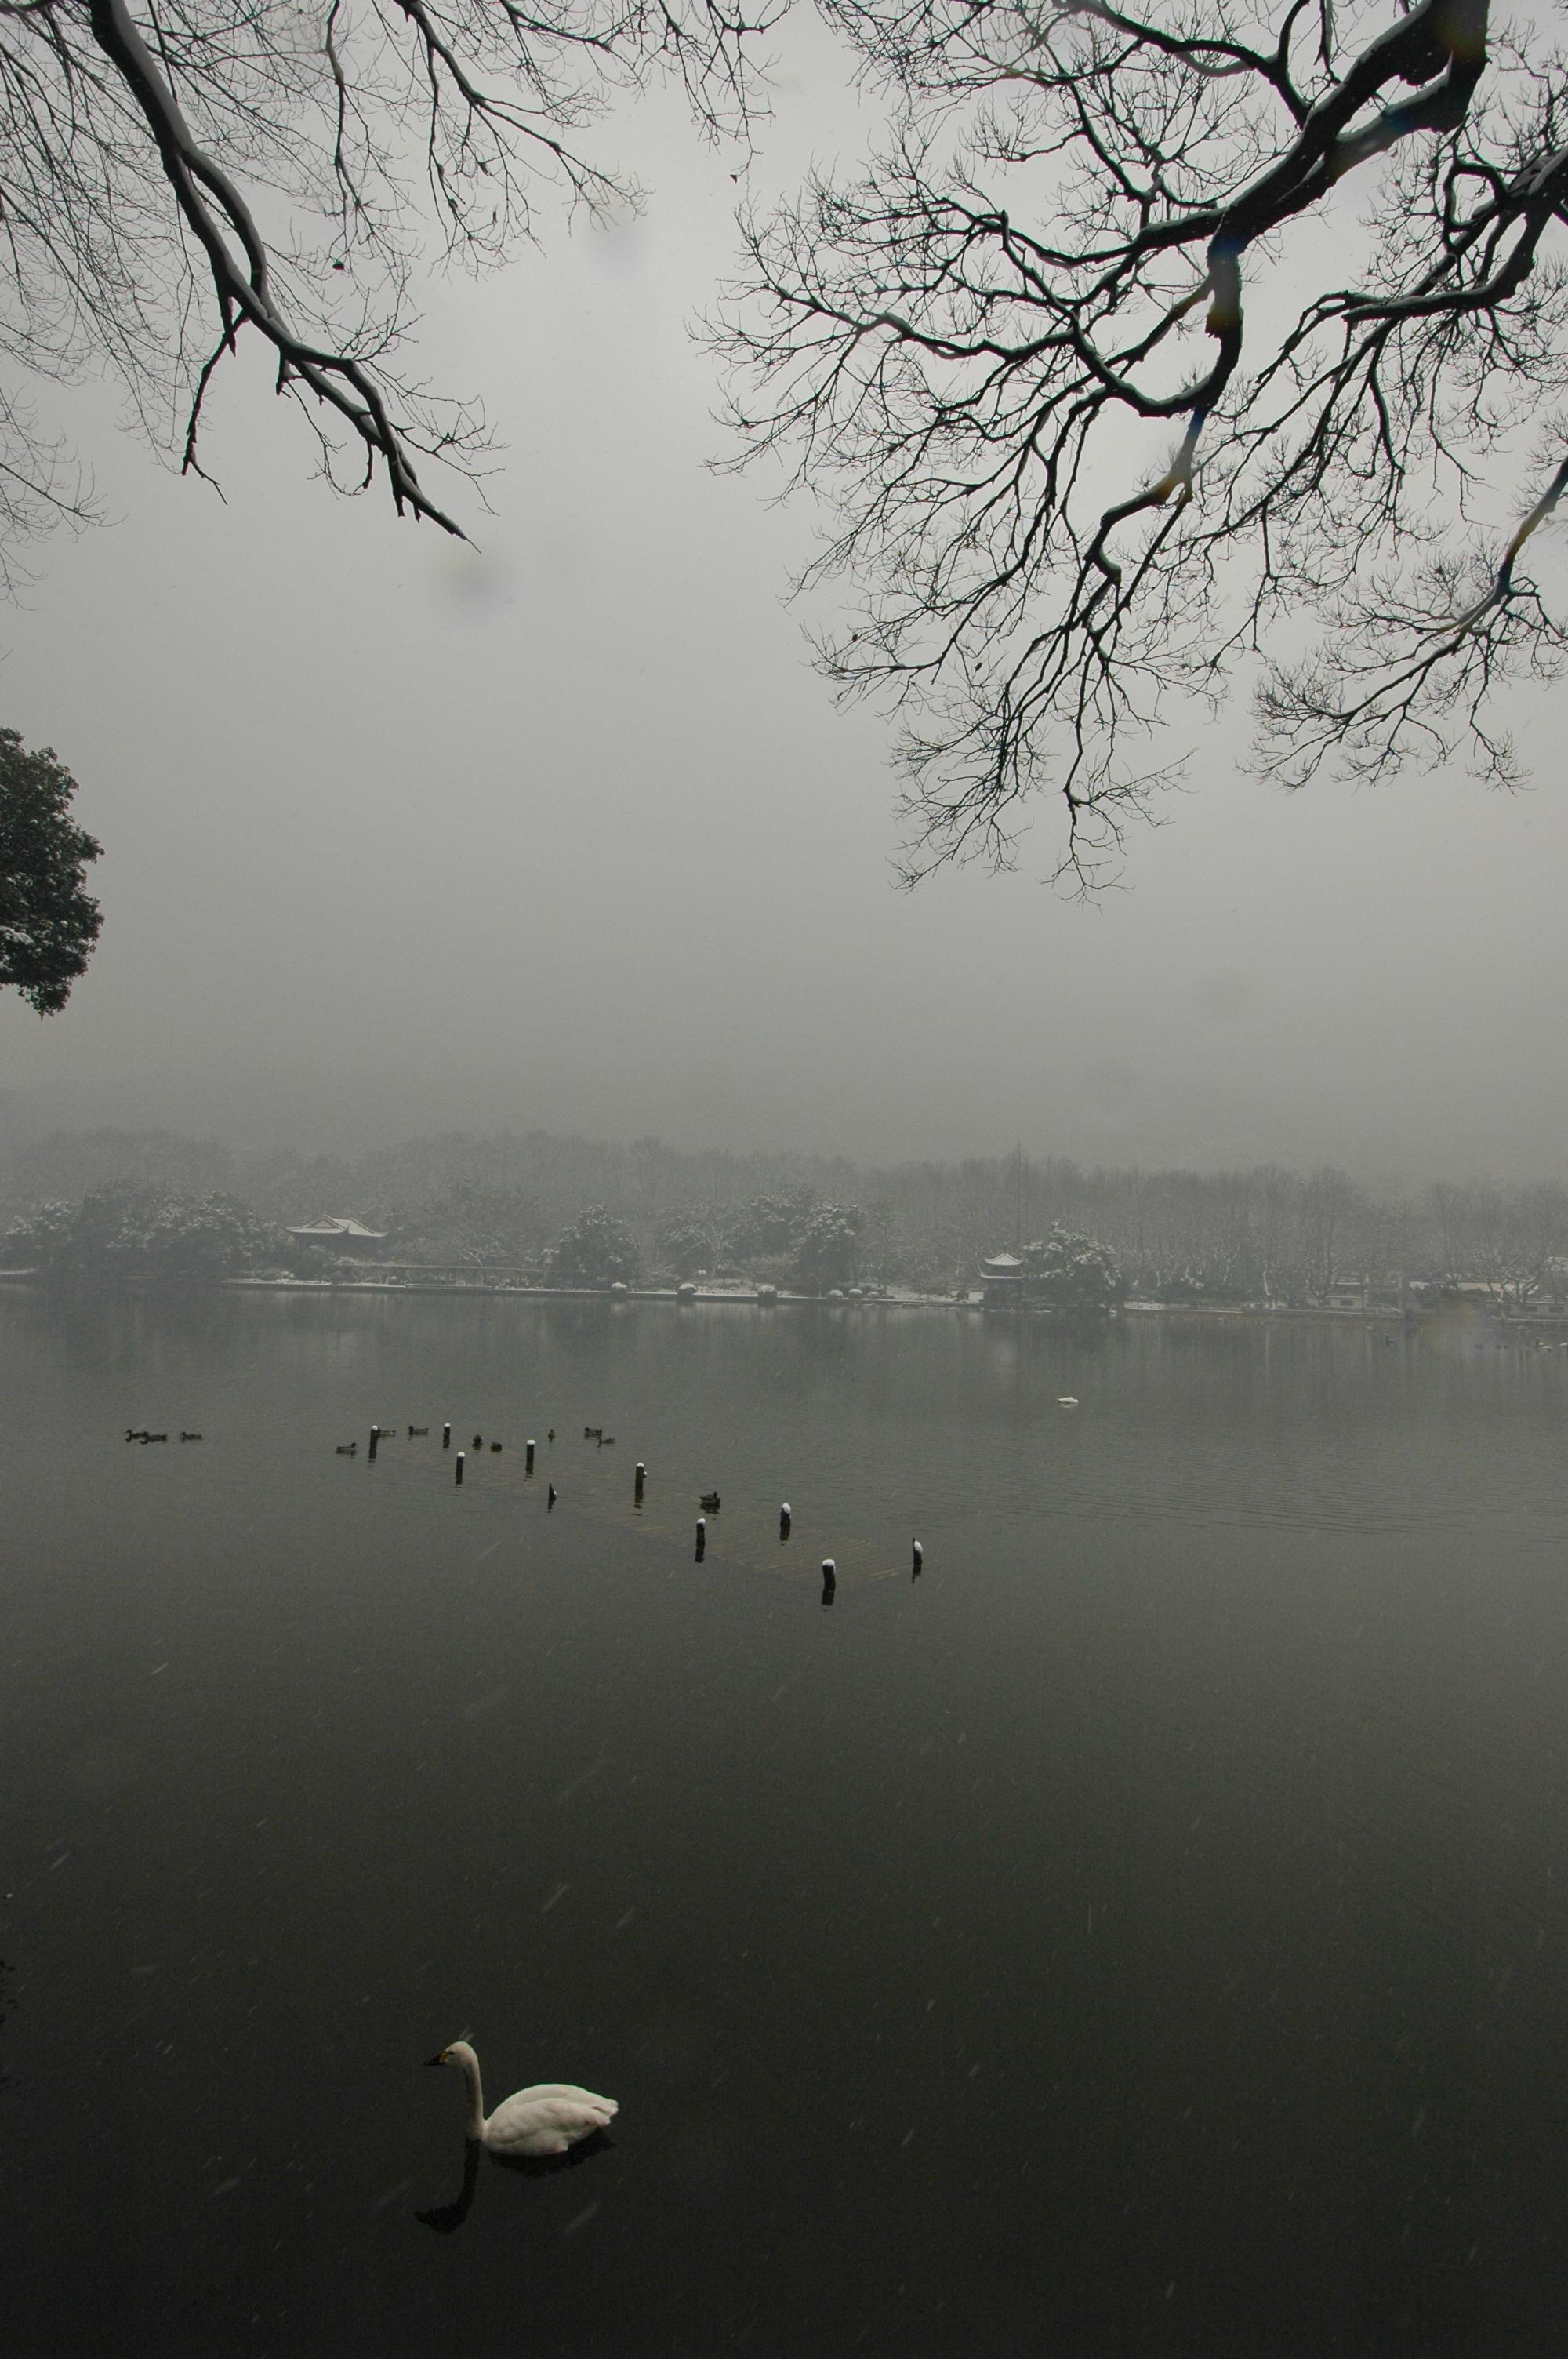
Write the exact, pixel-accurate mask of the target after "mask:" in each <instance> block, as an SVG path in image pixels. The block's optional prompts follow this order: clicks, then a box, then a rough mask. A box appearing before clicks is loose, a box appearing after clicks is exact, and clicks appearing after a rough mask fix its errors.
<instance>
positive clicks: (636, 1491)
mask: <svg viewBox="0 0 1568 2359" xmlns="http://www.w3.org/2000/svg"><path fill="white" fill-rule="evenodd" d="M647 1479H648V1470H647V1468H646V1467H645V1466H644V1465H643V1462H642V1460H641V1459H640V1458H639V1459H638V1461H637V1465H636V1471H635V1473H633V1478H632V1496H633V1501H634V1502H635V1503H636V1505H637V1506H639V1507H640V1506H642V1504H643V1484H644V1483H645V1482H646V1481H647Z"/></svg>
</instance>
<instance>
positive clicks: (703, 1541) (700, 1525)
mask: <svg viewBox="0 0 1568 2359" xmlns="http://www.w3.org/2000/svg"><path fill="white" fill-rule="evenodd" d="M707 1549H708V1517H706V1516H698V1517H697V1562H698V1564H700V1563H701V1562H702V1560H703V1557H704V1555H705V1554H706V1553H707Z"/></svg>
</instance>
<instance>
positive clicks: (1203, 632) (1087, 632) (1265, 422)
mask: <svg viewBox="0 0 1568 2359" xmlns="http://www.w3.org/2000/svg"><path fill="white" fill-rule="evenodd" d="M829 13H830V14H831V15H832V16H834V17H835V19H836V21H837V22H838V25H839V26H840V27H841V28H842V30H843V32H844V34H845V35H846V37H847V38H849V40H850V41H851V42H852V43H853V44H854V45H855V47H856V48H857V49H858V51H859V53H860V57H861V59H862V60H863V62H864V66H865V69H866V71H867V72H868V73H869V74H871V76H873V77H876V78H880V79H881V81H883V82H885V84H886V85H887V87H888V88H889V90H890V91H891V92H892V104H893V118H892V131H891V135H890V136H889V138H888V140H887V143H886V145H885V147H884V149H883V151H882V152H881V153H880V154H879V155H877V156H876V157H875V158H873V159H872V160H871V164H870V166H869V168H867V169H866V170H865V171H864V173H863V174H862V175H861V176H860V177H855V178H843V179H838V178H834V177H831V176H824V177H819V178H817V179H816V180H815V181H814V182H813V184H812V185H811V186H810V187H809V188H808V189H807V190H806V192H805V194H804V196H803V197H802V198H801V199H800V200H799V201H797V202H795V203H794V204H792V205H790V206H787V207H785V208H784V210H782V211H780V212H777V213H775V214H774V215H773V217H771V218H757V217H753V218H752V219H750V220H749V222H748V223H747V227H746V251H747V264H746V271H745V276H744V277H743V278H742V279H741V282H740V284H739V285H738V286H737V287H736V288H734V289H733V290H731V297H730V299H729V301H728V302H727V304H726V307H725V310H724V316H723V318H722V320H721V321H720V323H719V327H718V329H717V331H716V332H717V333H718V336H719V342H720V343H721V344H722V345H724V346H725V347H726V348H727V349H728V351H729V353H730V356H731V357H732V359H733V360H734V361H735V363H736V364H738V367H739V371H740V375H739V378H738V390H737V394H736V397H735V416H736V421H737V423H738V425H739V428H740V430H741V435H742V437H743V439H744V451H745V453H746V455H752V454H754V453H755V452H757V451H782V452H783V453H784V455H785V456H786V458H787V459H788V461H789V462H790V464H791V465H792V467H793V470H794V474H795V480H796V481H797V482H799V483H801V484H806V485H808V486H810V487H811V488H812V489H813V490H814V491H816V493H817V494H818V495H821V496H822V497H824V498H825V499H826V500H827V503H828V504H829V507H830V511H831V514H832V516H833V519H834V522H833V527H832V529H831V532H830V536H829V538H828V540H827V546H826V548H825V550H824V554H823V556H822V558H821V560H820V562H819V565H818V566H817V567H816V568H815V569H813V573H812V574H811V575H808V577H807V580H808V582H809V581H811V580H813V579H821V578H823V577H827V576H838V577H842V578H843V579H844V580H846V581H847V582H848V583H849V587H850V591H851V593H852V597H853V602H854V606H855V612H854V614H852V616H851V618H850V624H849V625H847V626H846V627H845V628H844V630H843V631H842V632H841V633H839V634H838V636H835V637H833V638H832V639H831V640H830V641H828V642H827V643H826V644H825V647H824V656H825V660H826V663H827V669H828V670H829V671H830V673H831V674H832V676H833V677H834V678H836V679H837V680H838V682H840V683H841V684H842V686H843V687H844V689H845V690H848V691H850V692H854V691H872V692H874V691H878V690H881V691H883V692H886V693H889V694H891V695H892V697H893V698H894V699H895V700H896V701H897V703H898V705H899V707H900V710H901V715H902V724H903V725H902V739H901V745H902V755H903V762H904V765H905V767H906V774H907V777H908V782H909V786H908V808H909V811H910V814H911V818H912V841H911V844H910V849H909V874H910V875H912V876H913V875H918V874H920V873H923V871H924V870H925V868H927V867H929V866H930V865H932V864H935V862H938V861H940V860H942V859H944V858H947V857H951V856H953V855H954V854H955V853H963V852H974V851H979V852H984V853H989V854H990V855H991V856H993V857H996V858H1000V859H1005V858H1007V857H1008V855H1009V853H1010V850H1011V838H1012V830H1013V825H1014V822H1015V819H1016V815H1017V812H1018V807H1019V805H1020V802H1021V800H1022V799H1023V798H1025V797H1027V796H1028V795H1029V794H1030V793H1031V792H1032V791H1033V790H1035V789H1037V788H1041V787H1048V788H1054V789H1055V790H1056V791H1058V792H1059V793H1060V794H1061V796H1062V797H1063V798H1064V799H1065V804H1066V809H1067V813H1068V821H1069V830H1068V842H1067V851H1066V857H1065V866H1066V867H1067V868H1068V869H1069V870H1070V871H1072V872H1076V875H1077V876H1078V877H1079V878H1080V879H1081V880H1083V881H1085V882H1092V881H1093V878H1094V876H1095V875H1097V874H1098V873H1100V870H1101V866H1102V864H1103V863H1104V862H1106V861H1107V860H1108V859H1110V858H1112V857H1113V856H1114V853H1115V852H1116V849H1117V846H1118V845H1119V841H1120V834H1121V829H1122V825H1123V823H1124V821H1125V820H1126V818H1127V816H1128V815H1129V813H1130V812H1131V811H1134V810H1139V809H1140V808H1141V807H1142V806H1143V804H1144V803H1145V801H1146V799H1147V797H1148V796H1149V794H1150V792H1151V790H1152V788H1153V787H1154V786H1155V785H1156V784H1158V783H1160V782H1161V781H1162V779H1163V778H1164V777H1168V776H1169V775H1171V773H1170V771H1169V770H1168V769H1166V768H1164V767H1162V766H1161V762H1160V756H1161V752H1162V748H1161V747H1160V746H1159V745H1152V744H1151V737H1152V733H1153V731H1154V729H1155V727H1156V724H1157V723H1159V722H1160V720H1161V716H1162V713H1163V712H1166V711H1168V709H1169V706H1170V703H1171V700H1172V697H1173V692H1177V693H1181V694H1188V695H1190V694H1192V693H1194V692H1196V693H1197V694H1199V695H1200V696H1207V697H1209V698H1210V699H1211V700H1213V701H1215V702H1216V703H1217V702H1218V701H1220V700H1222V699H1225V698H1228V697H1230V696H1232V695H1234V693H1235V690H1236V687H1237V682H1238V675H1239V674H1241V673H1242V672H1243V671H1244V669H1246V668H1247V667H1248V665H1249V664H1255V665H1256V668H1257V669H1256V677H1257V678H1258V679H1259V682H1260V684H1259V689H1258V702H1259V713H1260V759H1261V762H1262V764H1263V766H1264V767H1265V768H1266V769H1268V770H1269V771H1271V773H1272V774H1273V775H1275V776H1277V777H1280V778H1281V779H1283V780H1284V781H1286V782H1287V783H1290V784H1292V785H1294V784H1300V783H1302V782H1303V781H1304V780H1305V779H1306V778H1308V777H1311V776H1312V775H1313V774H1314V772H1315V771H1316V770H1317V769H1318V768H1319V766H1321V765H1322V764H1323V763H1325V760H1332V761H1334V762H1336V764H1338V765H1341V766H1344V767H1346V768H1347V769H1348V770H1350V771H1352V772H1355V773H1360V774H1375V773H1379V772H1384V771H1387V770H1389V769H1390V768H1394V767H1397V766H1400V764H1402V763H1405V762H1407V761H1420V762H1428V761H1432V760H1433V759H1436V758H1439V757H1441V756H1443V755H1444V754H1446V753H1447V752H1448V751H1449V750H1450V749H1451V748H1452V747H1453V745H1454V744H1456V743H1458V742H1460V741H1464V740H1467V741H1468V742H1469V744H1470V745H1471V746H1472V747H1473V748H1474V751H1475V754H1476V759H1477V763H1478V766H1479V767H1480V768H1481V770H1482V771H1483V772H1484V773H1486V774H1488V775H1490V776H1491V777H1493V778H1495V779H1498V780H1502V781H1506V780H1509V778H1510V777H1512V776H1513V774H1514V757H1513V755H1512V752H1511V749H1510V745H1509V738H1508V734H1507V732H1506V729H1505V728H1504V726H1503V724H1502V722H1501V720H1500V718H1499V714H1498V703H1499V696H1500V692H1501V691H1502V690H1505V688H1506V687H1507V685H1508V683H1509V682H1510V681H1511V680H1513V679H1517V678H1518V677H1519V676H1520V675H1521V674H1529V673H1531V672H1533V673H1535V674H1536V675H1538V676H1540V675H1546V676H1550V675H1552V673H1553V672H1554V671H1555V669H1556V668H1557V666H1558V664H1559V662H1560V660H1561V658H1562V654H1563V624H1562V622H1561V621H1560V620H1559V619H1558V616H1557V615H1556V614H1554V613H1553V612H1552V609H1551V608H1550V607H1549V604H1548V603H1547V599H1546V595H1545V592H1544V590H1543V587H1542V584H1541V580H1540V578H1539V565H1540V560H1541V549H1542V541H1543V539H1544V538H1545V537H1544V536H1541V535H1540V527H1541V525H1542V524H1543V523H1545V522H1546V520H1547V519H1548V518H1549V517H1550V516H1552V512H1553V510H1554V509H1555V507H1556V506H1557V504H1558V502H1559V500H1560V499H1561V498H1562V496H1563V491H1564V488H1565V487H1568V420H1565V419H1563V416H1562V415H1561V413H1560V411H1559V408H1558V405H1559V403H1560V402H1561V400H1562V397H1563V388H1564V379H1565V374H1568V335H1565V334H1564V328H1565V325H1568V277H1565V274H1564V267H1563V263H1564V251H1565V249H1564V244H1563V215H1564V201H1565V198H1568V62H1565V60H1564V56H1563V51H1562V49H1559V48H1558V47H1557V46H1555V45H1554V43H1553V41H1552V38H1550V36H1549V34H1548V33H1547V32H1546V31H1543V30H1542V29H1541V25H1542V22H1543V21H1544V20H1545V18H1546V16H1547V15H1548V14H1549V13H1550V14H1551V15H1555V14H1556V13H1557V12H1556V10H1555V8H1552V9H1551V10H1550V11H1548V9H1547V8H1546V6H1545V5H1544V0H1543V6H1542V8H1541V10H1539V11H1538V13H1537V16H1536V17H1535V18H1530V19H1526V20H1525V21H1524V22H1522V23H1521V24H1519V25H1517V26H1515V27H1513V28H1512V29H1511V30H1509V29H1507V28H1504V27H1501V26H1500V25H1499V24H1498V23H1496V22H1494V21H1493V19H1494V15H1495V12H1494V11H1492V10H1491V9H1490V8H1489V7H1488V6H1487V0H1407V5H1400V0H1339V5H1334V0H1160V5H1147V0H1145V5H1139V0H1128V5H1108V0H1107V5H1101V0H1000V5H972V0H830V7H829ZM1282 650H1284V651H1287V652H1283V653H1282V652H1281V651H1282Z"/></svg>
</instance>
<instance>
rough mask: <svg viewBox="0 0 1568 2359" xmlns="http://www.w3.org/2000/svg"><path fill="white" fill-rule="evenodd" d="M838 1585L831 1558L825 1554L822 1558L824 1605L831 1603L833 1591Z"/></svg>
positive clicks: (836, 1572) (835, 1570) (836, 1573)
mask: <svg viewBox="0 0 1568 2359" xmlns="http://www.w3.org/2000/svg"><path fill="white" fill-rule="evenodd" d="M837 1588H838V1571H837V1569H836V1568H835V1565H834V1562H833V1560H832V1558H831V1557H830V1556H825V1557H824V1558H823V1560H822V1603H824V1605H831V1604H832V1603H833V1593H834V1591H835V1590H836V1589H837Z"/></svg>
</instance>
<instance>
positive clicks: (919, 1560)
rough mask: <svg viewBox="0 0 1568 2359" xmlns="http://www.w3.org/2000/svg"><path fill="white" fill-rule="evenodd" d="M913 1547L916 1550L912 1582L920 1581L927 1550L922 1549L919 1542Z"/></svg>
mask: <svg viewBox="0 0 1568 2359" xmlns="http://www.w3.org/2000/svg"><path fill="white" fill-rule="evenodd" d="M913 1546H914V1562H913V1563H912V1564H911V1566H910V1572H909V1577H910V1579H911V1581H918V1580H919V1579H920V1568H921V1566H922V1565H923V1564H924V1563H925V1549H923V1548H922V1547H921V1545H920V1542H919V1541H918V1540H915V1541H914V1543H913Z"/></svg>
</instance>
